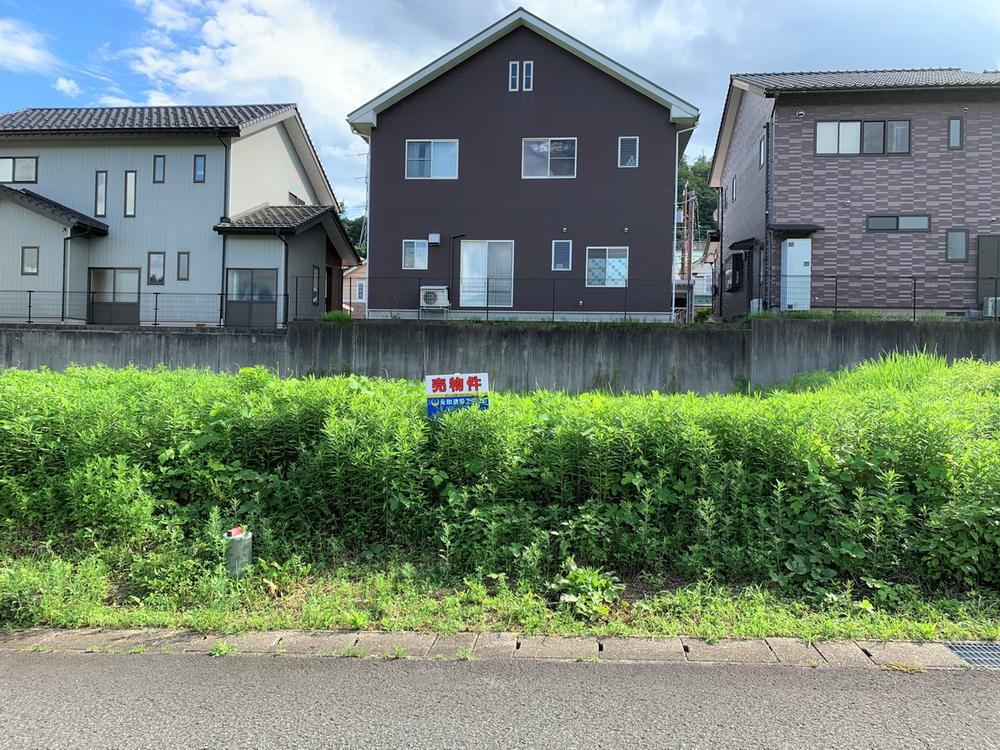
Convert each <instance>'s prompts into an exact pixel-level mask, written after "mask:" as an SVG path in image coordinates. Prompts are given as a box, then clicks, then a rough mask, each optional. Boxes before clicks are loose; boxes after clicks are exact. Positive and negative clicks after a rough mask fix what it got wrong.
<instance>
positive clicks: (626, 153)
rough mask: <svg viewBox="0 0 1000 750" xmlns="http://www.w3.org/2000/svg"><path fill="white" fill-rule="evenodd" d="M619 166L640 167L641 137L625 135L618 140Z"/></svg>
mask: <svg viewBox="0 0 1000 750" xmlns="http://www.w3.org/2000/svg"><path fill="white" fill-rule="evenodd" d="M618 166H619V167H621V168H625V167H638V166H639V136H637V135H623V136H620V137H619V138H618Z"/></svg>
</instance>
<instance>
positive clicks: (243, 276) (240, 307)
mask: <svg viewBox="0 0 1000 750" xmlns="http://www.w3.org/2000/svg"><path fill="white" fill-rule="evenodd" d="M277 324H278V269H276V268H229V269H227V271H226V325H227V326H238V327H240V328H274V327H275V326H276V325H277Z"/></svg>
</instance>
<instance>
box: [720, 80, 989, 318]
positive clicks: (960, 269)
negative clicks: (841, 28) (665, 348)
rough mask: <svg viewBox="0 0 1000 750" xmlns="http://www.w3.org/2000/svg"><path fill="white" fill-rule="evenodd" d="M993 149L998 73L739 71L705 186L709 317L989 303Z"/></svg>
mask: <svg viewBox="0 0 1000 750" xmlns="http://www.w3.org/2000/svg"><path fill="white" fill-rule="evenodd" d="M998 143H1000V72H996V71H987V72H985V73H972V72H968V71H963V70H960V69H957V68H935V69H919V70H867V71H841V72H828V73H754V74H736V75H733V76H731V78H730V85H729V92H728V95H727V99H726V106H725V111H724V113H723V118H722V123H721V125H720V128H719V135H718V140H717V143H716V149H715V156H714V160H713V164H712V172H711V178H710V184H711V186H712V187H715V188H717V189H718V191H719V198H720V200H719V230H720V238H719V244H720V247H719V252H718V253H717V255H718V261H717V262H718V271H719V277H718V278H719V284H718V287H717V293H716V295H715V310H716V313H717V314H720V315H722V316H723V317H724V318H733V317H738V316H741V315H745V314H747V313H748V312H749V311H751V310H757V309H761V310H764V309H782V310H789V309H803V308H824V309H829V308H841V309H843V308H847V309H884V308H896V309H900V310H903V309H906V310H909V309H910V308H913V312H914V313H916V312H917V311H920V310H922V311H934V312H937V313H942V312H943V313H946V314H960V315H961V314H966V312H967V311H970V310H982V309H983V308H984V303H985V304H986V305H987V306H989V303H990V302H992V301H993V300H992V299H991V298H993V297H998V296H1000V288H996V287H1000V181H998V180H997V175H998V174H1000V149H997V148H996V146H997V144H998ZM783 256H784V257H785V258H786V261H787V263H786V266H785V268H782V257H783Z"/></svg>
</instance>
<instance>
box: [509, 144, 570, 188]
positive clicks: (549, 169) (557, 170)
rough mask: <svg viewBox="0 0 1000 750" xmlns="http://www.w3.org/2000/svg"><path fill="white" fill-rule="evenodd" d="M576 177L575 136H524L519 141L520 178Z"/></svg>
mask: <svg viewBox="0 0 1000 750" xmlns="http://www.w3.org/2000/svg"><path fill="white" fill-rule="evenodd" d="M574 177H576V138H524V139H522V141H521V178H522V179H525V180H539V179H542V180H544V179H573V178H574Z"/></svg>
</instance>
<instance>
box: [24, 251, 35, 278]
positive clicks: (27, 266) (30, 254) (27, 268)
mask: <svg viewBox="0 0 1000 750" xmlns="http://www.w3.org/2000/svg"><path fill="white" fill-rule="evenodd" d="M21 275H22V276H37V275H38V247H37V246H36V245H28V246H25V247H22V248H21Z"/></svg>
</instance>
